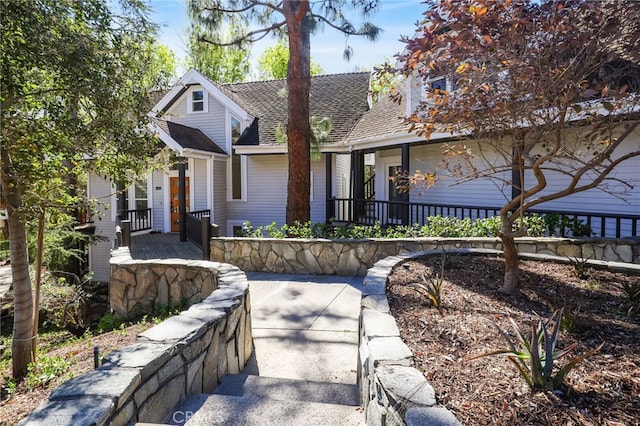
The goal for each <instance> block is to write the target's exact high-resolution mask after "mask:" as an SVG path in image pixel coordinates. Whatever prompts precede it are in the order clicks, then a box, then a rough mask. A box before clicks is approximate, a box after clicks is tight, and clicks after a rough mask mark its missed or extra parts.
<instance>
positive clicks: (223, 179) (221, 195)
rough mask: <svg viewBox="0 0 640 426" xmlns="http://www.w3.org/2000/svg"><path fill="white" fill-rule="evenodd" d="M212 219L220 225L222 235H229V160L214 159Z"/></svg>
mask: <svg viewBox="0 0 640 426" xmlns="http://www.w3.org/2000/svg"><path fill="white" fill-rule="evenodd" d="M211 213H212V218H211V221H212V222H213V223H215V224H217V225H218V227H219V228H218V229H219V233H220V236H226V235H227V226H226V223H227V161H226V160H224V159H220V158H216V159H215V160H214V161H213V211H212V212H211Z"/></svg>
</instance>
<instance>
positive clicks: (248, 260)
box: [211, 238, 640, 276]
mask: <svg viewBox="0 0 640 426" xmlns="http://www.w3.org/2000/svg"><path fill="white" fill-rule="evenodd" d="M516 245H517V247H518V252H519V253H520V254H538V255H541V256H547V257H548V256H556V257H558V259H553V260H563V259H564V260H566V259H567V257H577V258H585V259H591V260H592V261H593V263H594V265H595V266H598V265H601V266H603V267H607V268H610V269H618V270H625V269H624V268H626V267H628V265H632V266H631V269H633V265H638V264H640V239H637V238H636V239H633V238H627V239H613V238H584V239H583V238H580V239H572V238H517V239H516ZM462 248H468V249H476V250H478V249H484V250H492V251H494V252H495V251H500V250H502V243H501V242H500V239H498V238H416V239H376V238H372V239H362V240H323V239H294V238H291V239H275V238H212V239H211V260H215V261H218V262H225V263H230V264H232V265H236V266H238V267H239V268H240V269H242V270H243V271H247V272H249V271H252V272H276V273H289V274H312V275H340V276H364V275H365V274H366V273H367V270H368V269H369V268H371V267H372V266H373V265H374V264H375V263H376V262H377V261H379V260H381V259H384V258H386V257H388V256H397V255H402V254H407V253H413V252H418V251H425V250H446V251H453V250H456V249H462ZM562 258H563V259H562ZM621 268H622V269H621Z"/></svg>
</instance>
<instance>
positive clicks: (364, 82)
mask: <svg viewBox="0 0 640 426" xmlns="http://www.w3.org/2000/svg"><path fill="white" fill-rule="evenodd" d="M214 84H215V83H214ZM216 85H217V86H218V87H219V88H220V90H221V91H222V92H223V93H224V94H225V95H227V96H228V97H229V98H230V99H231V100H233V101H234V102H235V103H237V104H238V105H239V106H241V107H242V108H243V109H244V110H245V111H247V112H248V113H249V114H250V115H252V116H254V117H255V119H256V120H257V129H256V128H255V125H256V121H254V122H253V123H252V125H251V126H250V127H249V128H247V130H245V132H244V133H243V135H242V136H241V138H240V139H239V140H238V142H237V145H258V144H259V145H280V143H279V142H278V141H277V140H276V135H275V132H276V128H277V127H278V126H281V127H283V128H285V127H286V124H287V95H286V85H287V81H286V80H285V79H281V80H267V81H254V82H247V83H234V84H223V85H220V84H216ZM368 91H369V73H368V72H359V73H348V74H330V75H320V76H314V77H312V78H311V92H310V96H309V104H310V105H309V107H310V115H311V116H312V117H313V116H315V117H317V118H319V119H322V118H325V117H328V118H330V119H331V122H332V123H333V128H332V130H331V141H332V143H343V142H344V140H345V139H346V137H347V135H348V134H349V133H350V132H351V130H352V128H353V126H354V125H355V124H356V123H357V122H358V120H359V119H360V117H361V116H362V114H363V113H364V112H365V111H367V110H368V109H369V104H368V101H367V97H368ZM256 130H257V131H256Z"/></svg>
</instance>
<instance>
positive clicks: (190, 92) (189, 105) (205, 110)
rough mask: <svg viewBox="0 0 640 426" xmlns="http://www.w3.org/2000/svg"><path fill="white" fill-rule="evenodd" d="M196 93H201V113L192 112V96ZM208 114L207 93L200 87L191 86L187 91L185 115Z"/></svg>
mask: <svg viewBox="0 0 640 426" xmlns="http://www.w3.org/2000/svg"><path fill="white" fill-rule="evenodd" d="M196 92H202V101H197V102H202V111H194V110H193V103H194V102H195V101H194V100H193V94H194V93H196ZM208 112H209V92H207V91H206V90H205V89H204V87H202V86H193V87H191V88H190V89H189V90H187V114H206V113H208Z"/></svg>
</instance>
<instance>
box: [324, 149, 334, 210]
mask: <svg viewBox="0 0 640 426" xmlns="http://www.w3.org/2000/svg"><path fill="white" fill-rule="evenodd" d="M324 156H325V161H326V163H325V175H326V176H325V194H326V202H325V222H326V223H329V220H331V218H332V217H333V216H334V213H333V212H334V207H333V206H334V200H333V170H332V167H331V166H332V164H331V161H332V160H333V155H331V153H330V152H327V153H326V154H324Z"/></svg>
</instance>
